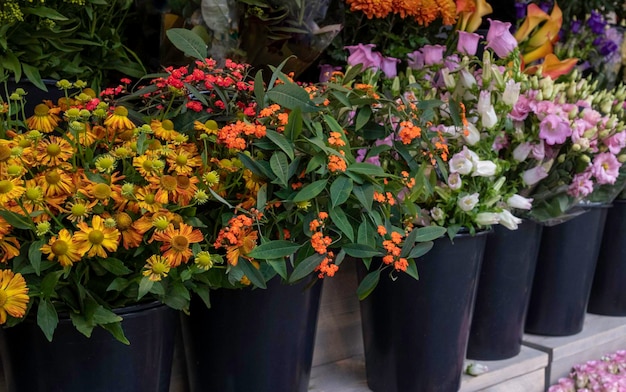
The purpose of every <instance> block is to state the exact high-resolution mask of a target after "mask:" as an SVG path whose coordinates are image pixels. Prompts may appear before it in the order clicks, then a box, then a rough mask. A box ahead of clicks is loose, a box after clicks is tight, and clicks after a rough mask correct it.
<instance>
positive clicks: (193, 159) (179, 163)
mask: <svg viewBox="0 0 626 392" xmlns="http://www.w3.org/2000/svg"><path fill="white" fill-rule="evenodd" d="M167 163H168V164H169V166H170V172H172V171H173V172H176V174H185V175H189V174H191V173H193V169H194V168H196V167H198V166H200V165H202V160H201V159H200V157H198V156H196V155H194V154H192V153H190V152H189V151H186V150H183V149H181V150H179V151H172V152H171V153H170V154H169V155H168V156H167Z"/></svg>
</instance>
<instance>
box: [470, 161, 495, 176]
mask: <svg viewBox="0 0 626 392" xmlns="http://www.w3.org/2000/svg"><path fill="white" fill-rule="evenodd" d="M497 169H498V166H496V164H495V163H493V162H491V161H478V162H476V163H475V165H474V171H473V172H472V177H491V176H494V175H495V174H496V170H497Z"/></svg>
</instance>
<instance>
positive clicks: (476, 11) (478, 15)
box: [457, 0, 493, 33]
mask: <svg viewBox="0 0 626 392" xmlns="http://www.w3.org/2000/svg"><path fill="white" fill-rule="evenodd" d="M472 2H473V3H474V7H472V4H465V5H463V6H461V7H459V9H464V10H466V9H467V10H468V11H463V12H461V18H460V19H459V23H458V24H457V30H461V31H467V32H469V33H473V32H474V31H476V30H478V28H479V27H480V25H481V24H482V23H483V17H484V16H486V15H489V14H491V13H492V12H493V8H491V5H489V3H487V2H486V1H485V0H476V1H472ZM468 3H469V1H468Z"/></svg>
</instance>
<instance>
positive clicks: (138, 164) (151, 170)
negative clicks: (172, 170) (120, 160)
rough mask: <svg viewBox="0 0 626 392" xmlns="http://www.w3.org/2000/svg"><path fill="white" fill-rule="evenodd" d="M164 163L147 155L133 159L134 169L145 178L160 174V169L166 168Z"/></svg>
mask: <svg viewBox="0 0 626 392" xmlns="http://www.w3.org/2000/svg"><path fill="white" fill-rule="evenodd" d="M162 163H163V162H161V161H159V160H158V159H156V158H151V157H149V156H147V155H140V156H138V157H135V158H133V167H134V168H135V169H136V170H137V171H138V172H139V174H141V175H142V176H144V177H147V176H150V175H158V174H160V170H159V168H162V167H163V166H164V165H163V164H162Z"/></svg>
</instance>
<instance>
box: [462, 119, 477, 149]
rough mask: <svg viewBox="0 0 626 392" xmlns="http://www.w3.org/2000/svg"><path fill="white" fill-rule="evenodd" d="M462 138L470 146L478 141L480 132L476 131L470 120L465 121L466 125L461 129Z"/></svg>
mask: <svg viewBox="0 0 626 392" xmlns="http://www.w3.org/2000/svg"><path fill="white" fill-rule="evenodd" d="M463 139H465V142H466V143H467V144H469V145H470V146H473V145H474V144H476V143H478V142H479V141H480V132H478V129H477V128H476V126H475V125H474V124H473V123H472V122H469V123H467V127H466V128H465V130H464V131H463Z"/></svg>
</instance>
